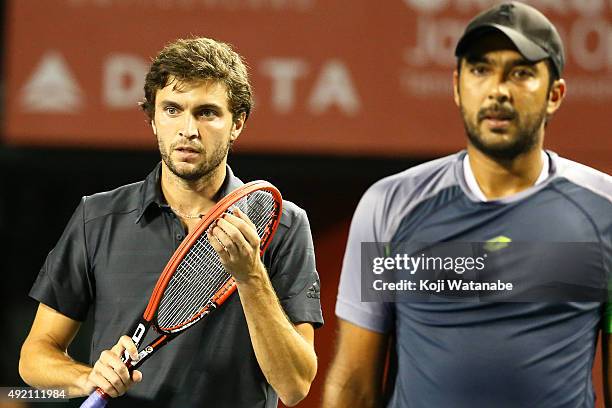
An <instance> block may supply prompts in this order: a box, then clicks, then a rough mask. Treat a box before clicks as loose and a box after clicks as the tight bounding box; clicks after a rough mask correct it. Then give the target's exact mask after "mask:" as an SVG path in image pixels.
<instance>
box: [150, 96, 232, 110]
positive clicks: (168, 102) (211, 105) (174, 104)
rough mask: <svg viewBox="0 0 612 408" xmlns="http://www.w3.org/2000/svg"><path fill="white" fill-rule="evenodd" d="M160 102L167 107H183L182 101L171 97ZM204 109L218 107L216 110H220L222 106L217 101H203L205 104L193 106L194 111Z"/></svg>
mask: <svg viewBox="0 0 612 408" xmlns="http://www.w3.org/2000/svg"><path fill="white" fill-rule="evenodd" d="M160 104H161V105H162V106H165V107H167V106H172V107H175V108H180V109H182V108H183V107H182V106H181V104H180V103H178V102H175V101H172V100H169V99H164V100H162V101H160ZM202 109H216V110H220V109H222V107H221V106H220V105H217V104H216V103H203V104H201V105H197V106H196V107H195V108H193V110H194V111H199V110H202Z"/></svg>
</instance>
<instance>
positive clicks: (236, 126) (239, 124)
mask: <svg viewBox="0 0 612 408" xmlns="http://www.w3.org/2000/svg"><path fill="white" fill-rule="evenodd" d="M245 122H246V113H244V112H241V113H240V114H239V115H238V117H237V118H236V119H235V120H234V123H233V124H232V131H231V133H230V140H231V141H232V142H233V141H235V140H236V139H238V136H240V133H242V130H243V129H244V123H245Z"/></svg>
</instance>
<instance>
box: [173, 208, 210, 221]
mask: <svg viewBox="0 0 612 408" xmlns="http://www.w3.org/2000/svg"><path fill="white" fill-rule="evenodd" d="M170 209H171V210H172V211H174V212H175V213H176V214H177V215H178V216H179V217H182V218H187V219H190V220H195V219H198V218H202V217H203V215H202V214H195V215H194V214H185V213H183V212H181V211H179V210H177V209H176V208H174V207H172V206H170Z"/></svg>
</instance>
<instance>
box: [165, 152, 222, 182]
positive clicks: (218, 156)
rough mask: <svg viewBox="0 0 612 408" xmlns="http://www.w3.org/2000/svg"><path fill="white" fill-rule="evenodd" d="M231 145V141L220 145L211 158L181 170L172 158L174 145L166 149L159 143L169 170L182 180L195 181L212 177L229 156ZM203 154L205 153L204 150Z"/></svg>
mask: <svg viewBox="0 0 612 408" xmlns="http://www.w3.org/2000/svg"><path fill="white" fill-rule="evenodd" d="M230 147H231V143H227V144H226V145H224V146H219V147H218V148H217V149H215V151H214V152H213V154H212V156H211V157H210V159H209V160H204V161H203V162H201V163H199V164H198V165H197V166H195V167H193V168H191V169H189V170H181V169H179V168H178V167H177V166H176V163H175V162H174V161H173V160H172V157H171V156H170V155H171V152H172V151H173V150H174V146H171V147H170V149H169V150H166V149H165V148H164V147H163V146H162V145H161V143H160V144H159V151H160V152H161V158H162V160H163V161H164V163H165V164H166V167H168V170H170V172H171V173H172V174H174V175H175V176H177V177H179V178H180V179H182V180H185V181H188V182H193V181H199V180H206V179H208V178H210V177H211V176H212V175H213V173H214V171H215V170H216V169H217V168H219V166H221V164H222V163H223V162H224V160H225V158H226V157H227V155H228V153H229V150H230ZM168 152H170V153H168ZM201 154H205V152H204V151H202V152H201Z"/></svg>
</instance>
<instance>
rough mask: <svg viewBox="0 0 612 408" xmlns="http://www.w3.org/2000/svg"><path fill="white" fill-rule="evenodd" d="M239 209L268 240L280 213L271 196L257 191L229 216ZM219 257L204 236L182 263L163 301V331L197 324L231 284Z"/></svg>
mask: <svg viewBox="0 0 612 408" xmlns="http://www.w3.org/2000/svg"><path fill="white" fill-rule="evenodd" d="M235 207H238V208H240V210H241V211H243V212H244V213H245V214H247V216H248V217H249V219H250V220H251V221H252V222H253V224H255V228H256V230H257V234H258V235H259V237H260V238H262V237H264V236H265V234H266V232H267V231H268V230H269V228H270V226H271V224H272V222H273V220H274V218H275V215H276V211H278V205H277V203H276V200H275V199H274V197H273V196H272V194H270V193H269V192H267V191H265V190H257V191H255V192H253V193H251V194H248V195H246V196H245V197H243V198H241V199H240V200H238V201H237V202H236V203H234V204H233V205H232V206H231V207H230V208H229V209H228V211H227V212H232V211H233V208H235ZM230 278H231V275H230V274H229V273H228V272H227V271H226V270H225V268H224V267H223V265H222V264H221V260H220V258H219V255H218V254H217V252H216V251H215V250H214V248H213V247H212V246H211V245H210V243H209V242H208V237H207V235H206V233H203V234H202V235H201V236H200V237H199V238H198V239H197V240H196V242H195V243H194V244H193V246H192V248H191V249H190V250H189V251H188V252H187V254H186V255H185V256H184V258H183V259H182V260H181V261H180V263H179V265H178V267H177V269H176V271H175V273H174V274H173V276H172V278H171V280H170V282H169V283H168V286H167V287H166V290H165V291H164V294H163V297H162V299H161V302H160V305H159V308H158V312H157V321H158V325H159V327H160V328H161V329H162V330H167V331H179V330H182V329H185V328H187V327H189V326H190V325H191V324H193V323H195V322H196V321H197V320H199V318H200V317H201V316H198V314H200V313H201V312H202V310H203V309H204V308H205V307H206V306H208V305H209V303H210V302H211V300H212V298H213V296H214V295H215V294H216V293H217V292H218V291H219V289H221V288H222V287H223V286H224V285H225V284H227V282H228V281H229V280H230Z"/></svg>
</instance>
